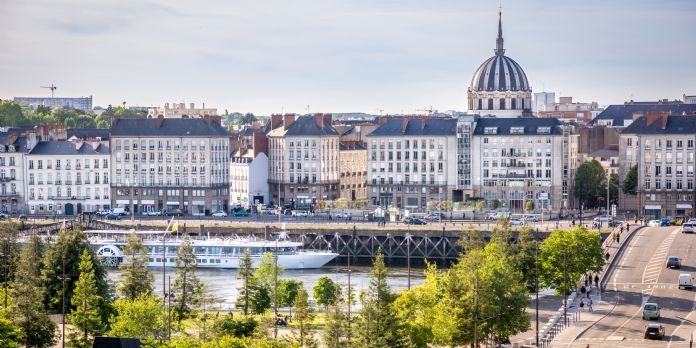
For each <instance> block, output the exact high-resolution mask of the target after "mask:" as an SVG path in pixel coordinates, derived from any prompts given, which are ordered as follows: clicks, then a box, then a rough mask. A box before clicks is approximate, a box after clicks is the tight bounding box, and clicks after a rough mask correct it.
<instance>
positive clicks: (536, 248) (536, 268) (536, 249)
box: [534, 211, 543, 347]
mask: <svg viewBox="0 0 696 348" xmlns="http://www.w3.org/2000/svg"><path fill="white" fill-rule="evenodd" d="M542 212H543V211H542ZM534 278H535V280H534V289H535V290H536V314H535V317H536V318H535V319H536V346H537V347H539V229H538V228H537V229H536V233H535V234H534Z"/></svg>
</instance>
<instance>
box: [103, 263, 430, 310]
mask: <svg viewBox="0 0 696 348" xmlns="http://www.w3.org/2000/svg"><path fill="white" fill-rule="evenodd" d="M150 271H151V272H152V273H153V275H154V277H155V284H154V285H155V293H156V294H161V293H162V268H152V269H150ZM369 272H370V268H369V267H355V268H352V272H351V277H350V278H351V279H350V282H351V287H353V288H354V289H355V293H356V294H358V293H359V292H360V290H363V289H367V287H368V285H369V275H370V274H369ZM108 274H109V279H110V280H111V281H112V282H113V283H114V285H116V283H117V282H118V281H119V280H120V278H121V272H120V271H118V270H110V271H109V272H108ZM324 275H325V276H328V277H329V278H331V279H332V280H333V281H335V282H338V283H339V284H341V287H342V288H344V289H345V288H346V287H347V284H348V271H347V269H346V268H345V267H341V268H337V267H335V266H334V267H331V266H326V267H324V268H320V269H304V270H285V272H284V273H283V274H282V275H279V279H282V278H289V279H295V280H299V281H302V283H303V284H304V286H305V288H306V289H307V292H308V293H309V295H310V298H311V296H312V287H313V286H314V284H316V282H317V279H319V277H321V276H324ZM166 276H167V278H169V277H171V281H172V283H173V282H174V279H175V278H176V269H175V268H167V269H166ZM196 276H197V277H198V278H199V279H200V280H201V282H203V283H204V284H206V285H207V287H208V289H209V291H210V294H211V295H212V297H213V298H214V299H215V300H214V305H213V308H214V309H217V310H229V309H231V308H233V307H234V301H235V300H236V298H237V296H238V293H239V292H238V290H237V288H239V287H241V285H242V281H241V279H238V278H237V270H234V269H205V268H203V269H201V268H199V269H197V270H196ZM423 279H424V276H423V269H413V268H412V269H411V287H415V286H418V285H420V284H422V283H423ZM387 283H388V284H389V285H390V286H391V288H392V290H393V291H398V290H404V289H406V288H407V287H408V271H407V269H406V268H389V278H388V279H387Z"/></svg>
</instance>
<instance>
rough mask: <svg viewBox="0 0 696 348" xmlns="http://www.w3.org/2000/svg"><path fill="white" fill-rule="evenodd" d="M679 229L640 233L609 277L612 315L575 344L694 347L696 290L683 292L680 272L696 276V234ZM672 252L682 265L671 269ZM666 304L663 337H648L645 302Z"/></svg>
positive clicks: (607, 291)
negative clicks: (695, 245) (644, 312)
mask: <svg viewBox="0 0 696 348" xmlns="http://www.w3.org/2000/svg"><path fill="white" fill-rule="evenodd" d="M680 230H681V228H679V227H674V226H672V227H647V228H643V229H642V230H639V231H637V232H636V235H635V236H634V237H633V239H632V240H631V241H630V243H629V245H628V246H627V247H626V249H625V251H624V253H623V255H622V256H621V258H620V260H619V262H618V263H617V264H616V267H614V268H613V269H612V270H611V271H610V273H609V274H608V275H607V276H608V277H609V278H608V279H609V281H608V283H607V286H606V289H605V292H604V293H603V294H602V300H603V301H606V302H607V303H608V304H609V305H612V304H613V305H614V306H613V308H612V309H610V311H609V312H608V314H607V315H606V316H604V317H602V318H600V319H599V320H598V321H597V322H596V323H594V324H593V325H592V326H590V327H589V328H588V329H587V330H586V331H585V332H583V333H581V334H580V335H579V336H578V337H577V338H576V340H575V342H573V343H572V344H570V345H569V346H572V347H674V348H676V347H689V346H690V345H689V344H690V338H691V334H692V332H693V331H694V330H695V329H696V315H694V314H693V312H694V310H696V291H690V290H684V289H682V290H680V289H678V286H677V281H678V276H679V274H680V273H692V274H696V248H695V247H694V244H695V243H696V234H682V233H680ZM668 256H678V257H679V258H680V259H682V268H681V269H668V268H666V267H665V265H666V262H667V257H668ZM645 302H655V303H657V304H658V305H659V306H660V308H661V318H660V320H659V321H654V320H653V321H651V322H659V323H660V324H662V325H663V326H664V328H665V335H666V337H665V338H664V339H663V340H662V341H655V340H653V341H651V340H645V339H644V338H643V335H644V330H645V326H646V325H647V324H648V321H646V320H643V318H642V304H643V303H645Z"/></svg>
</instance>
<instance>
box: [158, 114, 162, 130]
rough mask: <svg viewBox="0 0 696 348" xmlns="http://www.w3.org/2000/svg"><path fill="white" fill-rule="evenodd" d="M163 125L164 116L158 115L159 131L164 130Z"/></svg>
mask: <svg viewBox="0 0 696 348" xmlns="http://www.w3.org/2000/svg"><path fill="white" fill-rule="evenodd" d="M162 123H164V116H162V115H157V129H159V128H162Z"/></svg>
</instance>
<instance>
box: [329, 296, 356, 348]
mask: <svg viewBox="0 0 696 348" xmlns="http://www.w3.org/2000/svg"><path fill="white" fill-rule="evenodd" d="M342 303H343V301H336V302H335V303H334V304H333V305H332V306H331V310H330V311H328V312H327V313H326V322H325V324H324V331H323V332H322V338H323V340H324V344H325V345H326V347H327V348H344V347H348V342H347V341H346V340H345V338H346V336H347V335H348V330H350V327H349V325H350V324H349V323H348V320H347V319H348V317H347V316H346V314H345V313H343V310H342V309H341V304H342Z"/></svg>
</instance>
